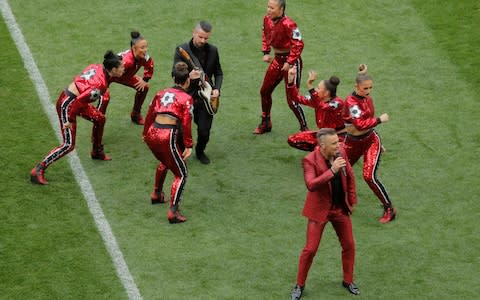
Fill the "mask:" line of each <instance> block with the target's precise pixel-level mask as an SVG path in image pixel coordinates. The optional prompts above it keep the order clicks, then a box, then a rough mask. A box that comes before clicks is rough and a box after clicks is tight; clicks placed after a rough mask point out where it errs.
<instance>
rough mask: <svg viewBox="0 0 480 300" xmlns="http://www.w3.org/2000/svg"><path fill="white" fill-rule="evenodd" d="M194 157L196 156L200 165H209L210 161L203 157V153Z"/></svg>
mask: <svg viewBox="0 0 480 300" xmlns="http://www.w3.org/2000/svg"><path fill="white" fill-rule="evenodd" d="M196 156H197V158H198V160H199V161H200V162H201V163H202V164H204V165H208V164H209V163H210V159H209V158H208V156H207V155H205V153H204V152H202V153H197V154H196Z"/></svg>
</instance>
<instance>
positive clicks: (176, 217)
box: [167, 209, 187, 224]
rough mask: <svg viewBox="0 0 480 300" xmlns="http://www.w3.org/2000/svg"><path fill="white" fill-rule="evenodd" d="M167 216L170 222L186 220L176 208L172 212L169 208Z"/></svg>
mask: <svg viewBox="0 0 480 300" xmlns="http://www.w3.org/2000/svg"><path fill="white" fill-rule="evenodd" d="M167 217H168V222H170V224H176V223H183V222H185V221H187V218H185V217H184V216H183V215H182V214H181V213H180V211H178V210H177V211H176V212H173V211H172V210H171V209H169V210H168V214H167Z"/></svg>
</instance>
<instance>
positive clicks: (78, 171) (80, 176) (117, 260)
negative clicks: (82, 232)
mask: <svg viewBox="0 0 480 300" xmlns="http://www.w3.org/2000/svg"><path fill="white" fill-rule="evenodd" d="M0 8H1V10H2V16H3V19H4V21H5V24H6V25H7V27H8V30H9V31H10V35H11V36H12V39H13V41H14V42H15V45H16V46H17V49H18V52H19V53H20V56H21V57H22V60H23V63H24V66H25V69H26V70H27V72H28V75H29V77H30V80H31V81H32V83H33V84H34V86H35V89H36V91H37V94H38V97H39V99H40V102H41V104H42V107H43V110H44V111H45V114H46V116H47V117H48V120H49V121H50V125H51V126H52V128H53V129H54V131H55V132H56V135H57V139H58V140H59V141H60V143H62V141H63V139H62V136H61V134H60V133H59V132H58V130H57V127H58V120H57V112H56V110H55V106H54V105H53V104H52V102H51V99H50V95H49V93H48V89H47V86H46V84H45V82H44V80H43V77H42V75H41V73H40V70H39V69H38V67H37V64H36V63H35V60H34V59H33V55H32V53H31V52H30V48H29V47H28V45H27V43H26V41H25V38H24V36H23V34H22V31H21V30H20V27H19V26H18V24H17V21H16V20H15V16H14V15H13V13H12V10H11V8H10V5H9V4H8V2H7V0H0ZM68 161H69V163H70V168H71V169H72V172H73V175H74V176H75V180H76V181H77V183H78V185H79V186H80V189H81V191H82V194H83V196H84V198H85V200H86V201H87V205H88V209H89V211H90V214H91V215H92V217H93V219H94V221H95V226H96V227H97V229H98V231H99V232H100V235H101V236H102V239H103V242H104V244H105V247H106V248H107V251H108V253H109V254H110V257H111V258H112V261H113V264H114V266H115V271H116V272H117V276H118V278H119V279H120V281H121V283H122V285H123V287H124V288H125V290H126V292H127V294H128V297H129V299H142V296H141V294H140V291H139V290H138V287H137V285H136V284H135V281H134V280H133V277H132V274H131V273H130V270H129V269H128V266H127V263H126V262H125V259H124V257H123V253H122V251H121V250H120V247H119V246H118V243H117V240H116V238H115V236H114V235H113V232H112V229H111V227H110V224H109V223H108V220H107V218H106V217H105V215H104V213H103V210H102V208H101V206H100V203H99V202H98V200H97V197H96V196H95V192H94V190H93V187H92V185H91V183H90V181H89V179H88V177H87V174H86V173H85V170H84V169H83V166H82V164H81V162H80V159H79V157H78V155H77V152H76V151H75V150H74V151H72V152H71V153H70V154H69V155H68Z"/></svg>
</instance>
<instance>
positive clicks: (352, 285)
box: [342, 281, 360, 295]
mask: <svg viewBox="0 0 480 300" xmlns="http://www.w3.org/2000/svg"><path fill="white" fill-rule="evenodd" d="M342 284H343V287H344V288H346V289H347V290H348V291H349V292H350V293H352V294H354V295H360V289H359V288H358V287H357V285H356V284H355V283H354V282H352V283H346V282H345V281H344V282H342Z"/></svg>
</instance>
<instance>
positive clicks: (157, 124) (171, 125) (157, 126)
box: [153, 122, 177, 129]
mask: <svg viewBox="0 0 480 300" xmlns="http://www.w3.org/2000/svg"><path fill="white" fill-rule="evenodd" d="M153 126H155V128H164V129H176V128H177V125H174V124H160V123H157V122H155V123H153Z"/></svg>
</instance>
